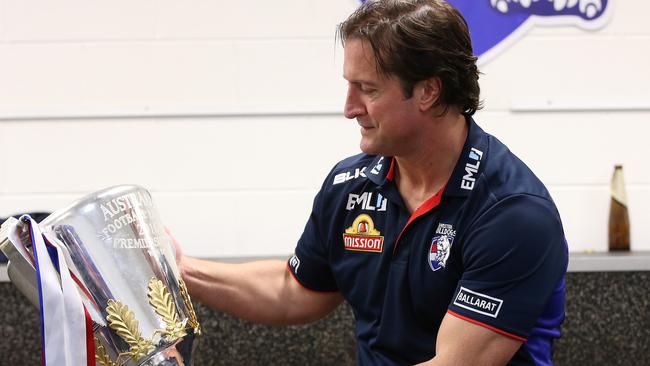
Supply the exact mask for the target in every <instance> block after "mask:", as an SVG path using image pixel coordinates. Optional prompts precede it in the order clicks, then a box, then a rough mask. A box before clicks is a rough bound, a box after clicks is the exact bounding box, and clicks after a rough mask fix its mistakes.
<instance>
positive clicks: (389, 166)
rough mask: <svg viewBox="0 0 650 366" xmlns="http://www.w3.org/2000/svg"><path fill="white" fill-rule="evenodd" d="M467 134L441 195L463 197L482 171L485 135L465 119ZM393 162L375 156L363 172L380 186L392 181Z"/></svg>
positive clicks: (485, 142) (475, 125) (472, 121)
mask: <svg viewBox="0 0 650 366" xmlns="http://www.w3.org/2000/svg"><path fill="white" fill-rule="evenodd" d="M467 124H468V130H469V131H468V133H467V139H466V140H465V145H464V146H463V151H462V152H461V154H460V157H459V159H458V162H457V163H456V167H455V168H454V172H453V173H452V175H451V178H449V181H448V182H447V186H446V188H445V191H444V193H443V195H445V196H458V197H465V196H467V195H469V193H470V192H471V191H472V189H473V188H474V185H475V183H476V179H477V178H478V176H479V174H480V173H481V172H482V171H483V169H484V167H485V165H486V161H487V153H488V151H487V148H488V139H487V134H486V133H485V131H483V130H482V129H481V128H480V127H479V126H478V125H477V124H476V122H474V119H473V118H472V117H467ZM394 164H395V160H394V159H393V158H392V157H386V156H376V157H375V158H374V159H373V160H372V162H371V163H370V164H368V168H367V170H366V171H365V174H366V176H367V177H368V179H370V181H372V182H373V183H375V184H376V185H378V186H380V185H383V184H384V183H385V182H386V181H392V180H393V172H394V168H395V167H394Z"/></svg>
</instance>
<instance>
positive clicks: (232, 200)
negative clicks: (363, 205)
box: [0, 0, 650, 257]
mask: <svg viewBox="0 0 650 366" xmlns="http://www.w3.org/2000/svg"><path fill="white" fill-rule="evenodd" d="M486 1H487V0H486ZM612 2H613V3H614V5H615V6H616V9H615V14H614V17H613V21H612V22H611V23H610V24H609V25H608V26H607V27H606V28H604V29H602V30H600V31H598V32H586V31H582V30H579V29H576V28H572V27H561V28H536V29H534V30H532V31H531V32H529V33H528V34H527V35H526V36H525V37H524V38H523V39H522V40H521V41H520V42H518V43H516V44H515V45H514V46H512V47H511V48H509V49H508V50H507V51H506V52H505V53H503V54H501V55H500V56H498V57H497V58H495V59H494V60H492V61H491V62H490V63H488V64H487V65H485V66H484V67H483V68H482V71H483V72H484V75H483V77H482V79H481V82H482V84H481V85H482V90H483V99H484V100H485V105H486V108H485V109H484V110H483V111H481V112H479V113H478V115H477V120H478V121H479V123H480V124H482V126H483V127H484V128H485V129H486V130H488V131H489V132H492V133H493V134H495V135H496V136H498V137H499V138H500V139H501V140H503V141H504V142H505V143H507V144H508V145H509V146H510V147H511V149H512V150H513V151H514V152H515V153H517V154H518V155H519V156H520V157H521V158H522V159H523V160H524V161H526V162H527V163H528V164H529V165H530V166H531V167H532V168H533V170H535V171H536V172H537V173H538V175H539V176H540V177H541V178H542V180H543V181H545V182H546V183H547V185H548V186H549V188H550V189H551V191H552V193H553V195H554V197H555V200H556V202H557V204H558V206H559V209H560V212H561V214H562V216H563V219H564V224H565V230H566V234H567V237H568V239H569V243H570V247H571V250H572V251H583V250H596V251H602V250H606V240H607V237H606V235H607V214H608V205H609V194H608V187H609V179H610V175H611V173H612V168H613V164H615V163H622V164H624V165H625V174H626V176H625V177H626V180H627V184H628V195H629V199H630V214H631V220H632V241H633V242H632V246H633V249H638V250H650V229H649V228H648V227H647V226H646V222H647V221H648V218H650V171H648V169H647V164H645V154H644V148H645V147H646V144H645V141H646V135H647V134H648V133H650V71H649V70H648V64H649V63H648V58H649V57H650V25H648V22H647V20H646V16H647V14H649V13H650V3H648V2H645V1H641V0H617V1H615V2H614V0H612ZM355 6H356V4H355V2H354V1H353V0H334V1H333V0H327V1H326V0H310V1H300V0H276V1H262V0H252V1H241V2H234V1H227V2H226V1H207V0H205V1H204V0H193V1H179V0H167V1H155V2H154V1H152V0H141V1H137V2H132V1H123V0H114V1H111V2H102V3H97V2H87V1H79V0H59V1H56V2H42V1H37V0H0V153H1V154H2V156H3V157H4V158H3V159H1V160H0V215H8V214H14V213H17V212H23V211H33V210H55V209H57V208H60V207H62V206H64V205H66V204H67V203H69V202H71V201H72V200H74V199H76V198H79V197H80V196H82V195H84V194H86V193H89V192H91V191H94V190H97V189H101V188H104V187H107V186H110V185H114V184H121V183H136V184H140V185H143V186H145V187H147V188H148V189H150V190H151V191H152V192H153V193H154V196H155V199H156V202H157V204H158V206H159V208H160V211H161V214H162V216H163V219H164V221H165V222H166V224H167V226H169V227H170V228H171V229H172V231H174V232H175V234H176V236H177V237H178V238H179V240H180V241H181V242H182V243H183V245H184V248H185V251H186V252H187V253H189V254H193V255H201V256H207V257H241V256H267V255H285V254H288V253H290V252H291V251H292V250H293V247H294V245H295V242H296V240H297V238H298V236H299V234H300V232H301V230H302V227H303V225H304V223H305V220H306V218H307V215H308V213H309V210H310V208H311V200H312V197H313V195H314V193H315V192H316V190H317V189H318V187H319V186H320V183H321V180H322V179H323V177H324V176H325V174H326V173H327V172H328V171H329V169H330V168H331V166H332V165H333V164H334V163H335V162H336V161H338V160H339V159H341V158H343V157H345V156H347V155H350V154H353V153H355V152H356V151H357V149H358V147H357V145H358V131H357V128H356V127H355V126H356V124H355V123H352V122H349V121H346V120H345V119H344V118H343V117H342V116H341V115H340V111H341V110H342V104H343V98H344V95H345V83H344V81H343V80H342V78H341V70H340V68H341V64H340V59H341V56H342V55H341V53H342V52H341V50H340V49H339V48H338V46H337V45H336V43H335V40H334V31H335V27H336V24H338V23H339V22H340V21H342V20H343V19H344V18H345V17H346V15H347V14H349V13H350V12H351V11H352V10H353V9H354V7H355ZM27 161H36V162H38V163H39V165H40V166H39V170H38V171H29V170H27V169H25V164H26V162H27Z"/></svg>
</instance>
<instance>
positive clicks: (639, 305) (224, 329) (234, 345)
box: [0, 253, 650, 366]
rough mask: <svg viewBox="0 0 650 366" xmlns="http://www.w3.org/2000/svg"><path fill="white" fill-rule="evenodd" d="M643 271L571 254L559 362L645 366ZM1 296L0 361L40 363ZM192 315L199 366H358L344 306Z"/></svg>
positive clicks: (31, 316)
mask: <svg viewBox="0 0 650 366" xmlns="http://www.w3.org/2000/svg"><path fill="white" fill-rule="evenodd" d="M590 258H591V259H590ZM612 258H613V259H612ZM588 262H589V263H590V264H589V263H588ZM648 268H650V254H648V253H634V254H624V255H607V254H596V255H593V254H585V255H575V256H574V255H572V263H571V264H570V272H569V273H568V275H567V308H566V316H567V318H566V321H565V323H564V326H563V337H562V338H561V339H560V340H559V341H558V342H557V343H556V347H555V357H554V358H555V364H556V365H557V366H581V365H589V366H591V365H612V366H613V365H650V353H649V352H648V350H650V270H648ZM0 276H2V273H1V272H0ZM0 299H2V300H1V302H0V310H1V311H0V339H2V343H0V355H2V357H0V366H3V365H7V366H8V365H12V366H13V365H38V364H39V362H40V339H39V321H38V313H37V311H36V309H34V308H33V307H32V306H31V305H30V304H29V303H28V302H27V300H26V299H24V298H23V296H22V295H21V294H20V293H18V291H17V290H16V289H15V288H14V287H13V286H12V285H11V284H10V283H9V282H6V281H0ZM197 312H198V316H199V320H200V321H201V323H202V326H203V329H204V333H205V335H204V337H202V338H201V339H200V343H199V346H198V348H197V350H196V354H195V357H196V358H195V362H194V364H195V365H197V366H211V365H301V366H302V365H354V364H355V340H354V334H353V331H354V330H353V328H354V325H353V316H352V312H351V310H350V308H349V307H348V306H347V305H343V306H341V307H339V308H338V309H337V310H336V311H335V312H334V313H332V314H331V315H330V316H328V317H326V318H325V319H323V320H321V321H319V322H316V323H314V324H310V325H305V326H292V327H270V326H260V325H254V324H250V323H247V322H244V321H241V320H238V319H235V318H233V317H231V316H228V315H225V314H221V313H218V312H214V311H211V310H209V309H206V308H205V307H203V306H200V305H198V306H197Z"/></svg>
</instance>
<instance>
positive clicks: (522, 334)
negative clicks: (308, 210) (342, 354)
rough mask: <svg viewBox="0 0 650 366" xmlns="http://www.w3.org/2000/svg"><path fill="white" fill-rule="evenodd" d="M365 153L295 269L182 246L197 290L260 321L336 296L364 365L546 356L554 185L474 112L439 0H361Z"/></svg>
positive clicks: (556, 228) (356, 72)
mask: <svg viewBox="0 0 650 366" xmlns="http://www.w3.org/2000/svg"><path fill="white" fill-rule="evenodd" d="M339 35H340V37H341V40H342V42H343V45H344V50H345V53H344V68H343V76H344V78H345V79H346V80H347V82H348V94H347V100H346V104H345V116H346V117H347V118H350V119H356V121H357V122H358V124H359V126H360V130H361V143H360V146H361V150H362V151H363V153H362V154H360V155H356V156H353V157H350V158H348V159H345V160H343V161H341V162H340V163H339V164H337V165H336V167H334V169H333V170H332V171H331V172H330V174H329V175H328V176H327V178H326V179H325V181H324V183H323V186H322V188H321V190H320V192H319V193H318V195H317V196H316V198H315V201H314V206H313V211H312V214H311V215H310V217H309V220H308V222H307V226H306V228H305V231H304V233H303V235H302V237H301V238H300V240H299V242H298V245H297V247H296V251H295V255H294V256H293V257H292V258H291V259H290V260H289V262H288V263H284V262H282V261H262V262H253V263H245V264H238V265H230V264H220V263H213V262H206V261H202V260H198V259H194V258H188V257H183V256H182V255H180V254H179V256H178V258H177V260H178V262H179V265H180V268H181V272H182V275H183V277H184V278H185V281H186V283H187V285H188V287H189V290H190V292H191V294H192V295H193V296H194V297H195V298H197V299H198V300H199V301H201V302H203V303H205V304H207V305H209V306H212V307H214V308H216V309H219V310H222V311H225V312H228V313H231V314H234V315H236V316H239V317H242V318H245V319H248V320H250V321H254V322H260V323H267V324H296V323H304V322H310V321H314V320H316V319H319V318H321V317H323V316H325V315H326V314H328V313H329V312H330V311H332V310H333V309H334V308H335V307H337V306H338V305H339V304H340V303H341V302H342V301H343V300H346V301H347V302H348V303H349V304H350V306H351V307H352V309H353V311H354V315H355V319H356V336H357V340H358V356H357V357H358V363H359V364H361V365H412V364H423V365H454V366H457V365H472V366H476V365H506V364H508V365H549V364H551V363H552V362H551V346H552V341H553V338H557V337H558V336H559V326H560V323H561V322H562V320H563V317H564V313H563V303H564V280H563V279H564V274H565V271H566V265H567V253H566V244H565V241H564V234H563V229H562V224H561V222H560V218H559V214H558V212H557V210H556V208H555V205H554V204H553V202H552V200H551V198H550V196H549V194H548V192H547V190H546V189H545V188H544V186H543V184H542V183H541V182H540V181H539V180H538V179H537V178H536V177H535V176H534V174H533V173H532V172H531V171H530V170H529V169H528V168H527V167H526V166H525V165H524V164H523V163H522V162H521V161H520V160H519V159H518V158H516V157H515V156H514V155H513V154H512V153H511V152H510V151H509V150H508V149H507V148H506V147H505V146H504V145H503V144H501V143H500V142H499V141H498V140H497V139H495V138H494V137H492V136H490V135H488V134H486V133H485V132H483V131H482V130H481V129H480V128H479V127H478V126H477V125H476V124H475V122H474V121H473V119H472V117H471V116H472V114H473V113H474V112H475V111H476V110H477V109H478V108H479V101H478V98H479V86H478V70H477V68H476V64H475V62H476V58H475V57H474V56H473V55H472V47H471V42H470V38H469V35H468V30H467V25H466V23H465V21H464V19H463V18H462V16H461V15H460V14H459V13H458V11H456V10H455V9H454V8H452V7H451V6H450V5H448V4H447V3H445V2H443V1H442V0H385V1H382V0H380V1H375V2H367V3H365V4H364V5H362V6H361V7H360V8H359V9H358V10H357V11H356V12H355V13H354V14H352V15H351V16H350V17H349V18H348V19H347V20H346V21H345V22H344V23H342V24H341V26H340V28H339Z"/></svg>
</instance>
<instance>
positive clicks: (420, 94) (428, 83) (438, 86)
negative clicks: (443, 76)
mask: <svg viewBox="0 0 650 366" xmlns="http://www.w3.org/2000/svg"><path fill="white" fill-rule="evenodd" d="M441 92H442V81H441V80H440V78H439V77H437V76H434V77H432V78H429V79H426V80H422V81H420V82H418V83H417V84H416V85H415V92H414V94H415V96H416V97H417V102H418V105H419V107H420V111H422V112H426V111H429V110H431V109H432V108H433V107H435V106H436V105H437V102H438V100H439V99H440V93H441Z"/></svg>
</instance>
